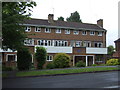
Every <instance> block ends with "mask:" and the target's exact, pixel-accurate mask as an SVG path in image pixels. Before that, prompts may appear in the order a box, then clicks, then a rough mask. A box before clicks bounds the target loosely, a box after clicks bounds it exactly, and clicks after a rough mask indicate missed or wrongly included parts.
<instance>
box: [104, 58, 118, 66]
mask: <svg viewBox="0 0 120 90" xmlns="http://www.w3.org/2000/svg"><path fill="white" fill-rule="evenodd" d="M106 64H107V65H120V62H119V60H118V59H110V60H108V61H107V63H106Z"/></svg>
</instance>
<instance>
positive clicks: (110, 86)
mask: <svg viewBox="0 0 120 90" xmlns="http://www.w3.org/2000/svg"><path fill="white" fill-rule="evenodd" d="M104 88H120V86H108V87H104Z"/></svg>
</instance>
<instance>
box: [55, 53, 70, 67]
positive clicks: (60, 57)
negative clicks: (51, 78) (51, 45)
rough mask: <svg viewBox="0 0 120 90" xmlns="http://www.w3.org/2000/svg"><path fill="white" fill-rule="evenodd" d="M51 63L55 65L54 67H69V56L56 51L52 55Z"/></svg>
mask: <svg viewBox="0 0 120 90" xmlns="http://www.w3.org/2000/svg"><path fill="white" fill-rule="evenodd" d="M53 64H54V65H55V68H65V67H69V66H70V65H69V64H70V56H69V55H67V54H65V53H58V54H56V55H55V57H54V60H53Z"/></svg>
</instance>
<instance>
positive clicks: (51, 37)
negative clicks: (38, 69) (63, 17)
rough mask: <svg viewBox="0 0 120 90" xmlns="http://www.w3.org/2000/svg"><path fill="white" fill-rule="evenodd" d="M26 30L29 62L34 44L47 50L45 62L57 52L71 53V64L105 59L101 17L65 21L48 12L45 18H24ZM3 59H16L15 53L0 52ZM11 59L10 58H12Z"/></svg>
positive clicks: (105, 51) (6, 60)
mask: <svg viewBox="0 0 120 90" xmlns="http://www.w3.org/2000/svg"><path fill="white" fill-rule="evenodd" d="M23 26H25V27H26V28H25V32H26V33H27V35H28V38H26V40H25V41H24V43H25V45H26V46H27V47H28V48H29V49H30V52H31V55H32V62H35V60H34V53H35V52H36V47H41V46H42V47H45V48H46V50H47V53H48V56H47V57H46V63H49V62H51V61H53V58H54V55H55V54H56V53H66V54H69V55H70V56H71V64H72V65H73V66H74V65H75V63H76V62H78V61H79V60H83V61H84V62H85V63H86V66H90V65H92V64H94V63H98V62H104V58H103V57H104V55H105V54H107V48H106V32H107V31H106V30H105V29H104V28H103V20H102V19H100V20H98V21H97V24H88V23H80V22H79V23H78V22H66V21H56V20H54V15H53V14H49V15H48V20H43V19H31V20H27V21H25V23H24V24H23ZM1 52H2V53H4V54H2V55H3V56H2V59H3V62H4V63H7V62H11V61H12V62H14V61H17V55H16V52H12V51H8V52H7V51H5V52H4V51H1ZM11 59H12V60H11Z"/></svg>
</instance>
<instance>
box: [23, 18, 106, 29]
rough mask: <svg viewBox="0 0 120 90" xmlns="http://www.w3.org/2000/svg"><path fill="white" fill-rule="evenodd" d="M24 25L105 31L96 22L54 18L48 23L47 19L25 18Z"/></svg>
mask: <svg viewBox="0 0 120 90" xmlns="http://www.w3.org/2000/svg"><path fill="white" fill-rule="evenodd" d="M24 25H30V26H48V27H58V28H69V29H81V30H82V29H85V30H98V31H101V30H102V31H106V30H105V29H104V28H103V27H100V26H99V25H97V24H88V23H81V22H67V21H57V20H54V23H49V22H48V20H43V19H33V18H32V19H30V20H26V21H25V22H24Z"/></svg>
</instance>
